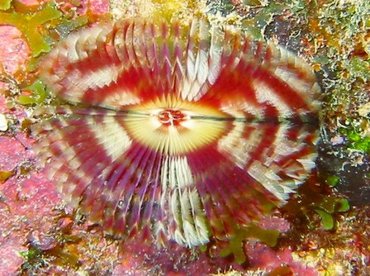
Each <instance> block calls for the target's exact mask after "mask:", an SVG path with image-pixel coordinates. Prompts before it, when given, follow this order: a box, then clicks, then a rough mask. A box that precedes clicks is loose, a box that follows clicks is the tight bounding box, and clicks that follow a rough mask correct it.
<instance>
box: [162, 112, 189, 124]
mask: <svg viewBox="0 0 370 276" xmlns="http://www.w3.org/2000/svg"><path fill="white" fill-rule="evenodd" d="M188 119H189V116H187V115H186V114H184V113H183V112H182V111H181V110H178V109H165V110H162V111H161V112H159V113H158V120H159V122H161V123H162V125H164V126H178V125H180V123H181V122H183V121H186V120H188Z"/></svg>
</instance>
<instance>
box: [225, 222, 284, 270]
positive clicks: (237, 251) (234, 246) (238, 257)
mask: <svg viewBox="0 0 370 276" xmlns="http://www.w3.org/2000/svg"><path fill="white" fill-rule="evenodd" d="M279 236H280V232H279V231H277V230H270V229H263V228H261V227H259V226H257V225H255V224H253V223H251V224H249V225H248V226H246V227H243V228H238V229H237V230H236V231H235V233H234V235H233V236H232V237H231V238H230V240H229V242H228V244H227V246H226V247H225V248H224V249H223V250H222V251H221V252H220V256H221V257H227V256H230V255H232V256H233V257H234V260H235V262H236V263H238V264H243V263H245V262H246V260H247V257H246V255H245V252H244V241H245V240H247V239H248V238H255V239H257V240H259V241H261V242H263V243H265V244H266V245H268V246H270V247H274V246H276V244H277V241H278V238H279Z"/></svg>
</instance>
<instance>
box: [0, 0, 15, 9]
mask: <svg viewBox="0 0 370 276" xmlns="http://www.w3.org/2000/svg"><path fill="white" fill-rule="evenodd" d="M11 4H12V0H2V1H0V11H6V10H9V9H10V7H11Z"/></svg>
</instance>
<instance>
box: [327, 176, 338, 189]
mask: <svg viewBox="0 0 370 276" xmlns="http://www.w3.org/2000/svg"><path fill="white" fill-rule="evenodd" d="M339 181H340V178H339V176H336V175H330V176H328V177H327V178H326V183H327V184H328V185H329V186H330V187H335V186H337V185H338V184H339Z"/></svg>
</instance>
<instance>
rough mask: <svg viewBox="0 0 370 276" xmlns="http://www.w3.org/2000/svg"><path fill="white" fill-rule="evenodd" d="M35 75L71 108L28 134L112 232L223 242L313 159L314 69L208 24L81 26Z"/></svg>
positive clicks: (61, 180) (280, 199)
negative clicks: (31, 135) (222, 240)
mask: <svg viewBox="0 0 370 276" xmlns="http://www.w3.org/2000/svg"><path fill="white" fill-rule="evenodd" d="M40 75H41V78H42V79H43V80H44V81H45V83H46V84H47V85H48V87H49V88H50V89H51V90H52V92H53V94H54V95H55V96H56V97H57V98H58V99H60V100H62V101H64V102H65V103H66V104H64V105H60V106H58V107H57V108H55V114H54V115H53V116H52V117H51V118H49V119H48V120H45V121H43V122H42V123H40V124H38V125H37V126H36V127H35V128H34V130H35V134H36V135H37V139H38V143H37V150H38V152H39V154H40V156H41V157H42V158H43V160H45V161H47V162H45V163H46V168H47V170H48V173H49V176H50V178H51V179H52V180H53V181H55V182H56V183H57V185H58V188H59V190H60V192H61V194H62V195H63V196H64V198H65V199H66V201H67V202H69V203H70V204H71V205H72V206H74V207H79V208H80V209H81V210H82V211H83V212H85V213H86V214H88V218H89V219H90V220H91V221H94V222H98V223H100V224H102V225H103V227H104V229H105V230H106V231H107V232H109V233H111V234H113V235H115V236H118V237H122V238H125V237H132V236H135V235H136V234H137V233H139V232H140V233H145V234H146V235H148V236H152V237H154V238H155V239H158V240H159V241H162V242H163V241H165V240H174V241H176V242H177V243H179V244H182V245H185V246H188V247H192V246H196V245H200V244H204V243H207V242H208V241H209V240H210V239H211V238H215V239H218V238H221V239H222V238H225V237H229V236H230V235H232V234H233V232H234V231H236V229H238V228H239V227H242V226H243V225H246V224H248V223H250V222H251V221H254V220H257V219H258V217H259V216H261V215H262V214H264V212H266V210H268V209H269V208H271V206H280V205H281V204H283V203H284V202H285V201H286V200H288V198H289V194H291V193H292V192H294V190H296V188H297V187H298V186H299V185H300V184H302V183H304V182H305V181H306V180H307V178H308V177H309V176H310V174H311V171H312V169H313V168H314V166H315V158H316V152H315V143H316V140H317V137H318V133H317V132H318V131H317V129H318V126H317V117H318V116H317V112H318V108H319V103H318V101H317V97H318V94H319V86H318V84H317V82H316V80H315V76H314V74H313V73H312V71H311V69H310V67H309V65H307V64H306V63H305V62H304V61H303V60H302V59H300V58H299V57H297V56H296V55H294V54H292V53H290V52H289V51H287V50H284V49H282V48H280V47H278V46H275V45H274V44H272V43H262V42H254V41H252V40H250V39H249V38H248V37H247V36H245V35H243V34H242V33H240V32H232V31H228V30H223V29H221V28H220V27H215V26H211V25H210V24H208V23H207V22H206V21H205V20H194V21H193V22H192V23H191V24H190V25H189V26H180V25H179V24H173V25H168V24H166V23H162V24H157V23H150V22H147V21H142V20H139V19H137V20H123V21H119V22H116V23H102V24H99V25H96V26H93V27H89V28H86V29H83V30H80V31H78V32H76V33H73V34H71V35H69V36H68V37H67V38H66V39H65V40H63V41H61V42H60V43H59V44H58V45H57V46H56V47H55V49H54V50H53V51H52V52H51V53H50V54H48V55H47V56H46V57H45V59H44V60H43V61H42V63H41V64H40Z"/></svg>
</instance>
